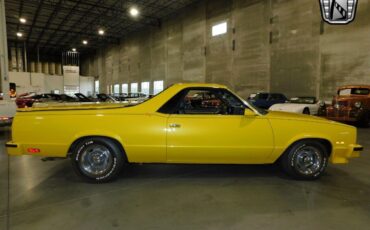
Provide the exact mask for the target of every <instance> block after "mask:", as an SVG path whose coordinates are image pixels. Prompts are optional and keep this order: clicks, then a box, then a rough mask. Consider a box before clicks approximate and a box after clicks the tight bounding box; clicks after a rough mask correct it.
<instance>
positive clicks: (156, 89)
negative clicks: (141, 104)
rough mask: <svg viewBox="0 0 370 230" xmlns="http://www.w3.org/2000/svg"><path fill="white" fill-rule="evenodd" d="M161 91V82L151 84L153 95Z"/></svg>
mask: <svg viewBox="0 0 370 230" xmlns="http://www.w3.org/2000/svg"><path fill="white" fill-rule="evenodd" d="M162 91H163V81H154V82H153V94H154V95H156V94H158V93H160V92H162Z"/></svg>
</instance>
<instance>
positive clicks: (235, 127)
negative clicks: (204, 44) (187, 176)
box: [167, 88, 273, 164]
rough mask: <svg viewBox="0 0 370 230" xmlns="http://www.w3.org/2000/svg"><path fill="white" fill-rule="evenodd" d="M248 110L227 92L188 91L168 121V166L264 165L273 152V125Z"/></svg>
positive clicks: (212, 90)
mask: <svg viewBox="0 0 370 230" xmlns="http://www.w3.org/2000/svg"><path fill="white" fill-rule="evenodd" d="M241 107H242V109H241ZM244 107H245V104H244V103H243V102H242V101H240V100H239V99H238V98H237V97H236V96H235V95H233V94H232V93H231V92H229V91H227V90H226V89H213V88H193V89H187V90H185V92H183V95H182V96H180V97H179V101H178V103H177V109H175V110H173V111H172V112H171V114H170V116H169V117H168V121H167V162H171V163H236V164H237V163H264V162H265V160H266V158H267V157H268V156H269V155H270V154H271V152H272V150H273V134H272V129H271V126H270V123H269V121H268V120H267V119H266V118H265V117H264V116H261V115H255V114H253V115H249V116H246V115H244ZM247 109H248V108H247Z"/></svg>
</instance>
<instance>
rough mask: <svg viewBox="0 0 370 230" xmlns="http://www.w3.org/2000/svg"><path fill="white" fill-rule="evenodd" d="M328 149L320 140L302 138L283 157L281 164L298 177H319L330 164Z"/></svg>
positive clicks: (290, 173)
mask: <svg viewBox="0 0 370 230" xmlns="http://www.w3.org/2000/svg"><path fill="white" fill-rule="evenodd" d="M328 155H329V154H328V150H327V149H326V147H325V146H324V145H323V144H321V143H320V142H319V141H315V140H302V141H299V142H296V143H294V144H293V145H292V146H291V147H290V148H289V149H288V150H287V151H286V152H285V153H284V155H283V156H282V157H281V159H280V160H281V166H282V168H283V170H284V171H285V172H286V173H288V174H289V175H290V176H292V177H294V178H297V179H304V180H313V179H317V178H319V177H320V176H321V175H322V174H323V173H324V171H325V169H326V167H327V165H328Z"/></svg>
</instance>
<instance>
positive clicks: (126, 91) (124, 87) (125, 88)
mask: <svg viewBox="0 0 370 230" xmlns="http://www.w3.org/2000/svg"><path fill="white" fill-rule="evenodd" d="M122 93H125V94H128V84H126V83H125V84H122Z"/></svg>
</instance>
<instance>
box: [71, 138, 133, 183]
mask: <svg viewBox="0 0 370 230" xmlns="http://www.w3.org/2000/svg"><path fill="white" fill-rule="evenodd" d="M125 159H126V158H125V153H124V152H123V151H122V150H121V148H120V147H119V146H118V145H117V144H116V143H115V142H114V141H112V140H110V139H108V138H102V137H91V138H85V139H83V140H81V141H79V142H78V144H77V145H76V146H75V148H74V149H73V150H72V155H71V163H72V166H73V168H74V170H75V172H76V173H77V175H79V176H81V177H82V178H83V179H84V180H86V181H88V182H94V183H104V182H108V181H111V180H113V179H115V178H116V177H117V175H118V174H119V172H120V171H121V169H122V167H123V165H124V163H125Z"/></svg>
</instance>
